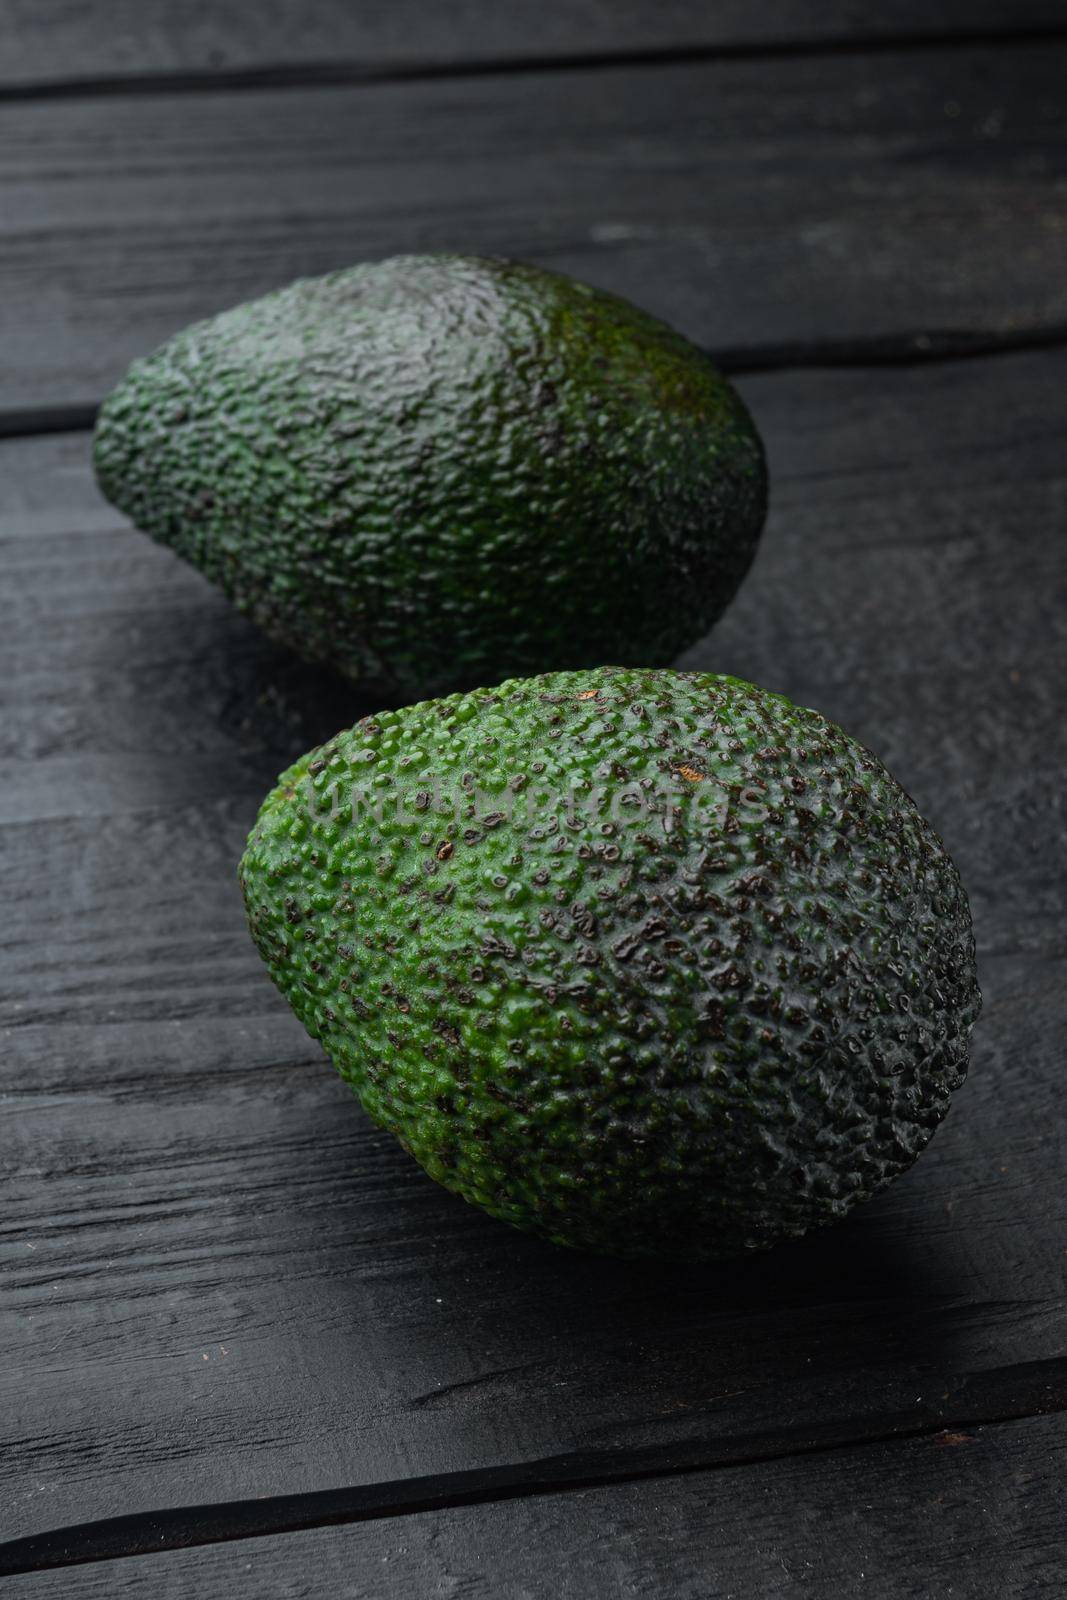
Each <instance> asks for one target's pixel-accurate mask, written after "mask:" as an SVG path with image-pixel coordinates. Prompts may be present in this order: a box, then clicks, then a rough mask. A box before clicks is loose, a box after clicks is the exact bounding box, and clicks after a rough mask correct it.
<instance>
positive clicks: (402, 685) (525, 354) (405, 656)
mask: <svg viewBox="0 0 1067 1600" xmlns="http://www.w3.org/2000/svg"><path fill="white" fill-rule="evenodd" d="M94 459H95V466H96V472H97V477H98V480H99V483H100V486H101V488H102V489H103V492H104V493H105V494H106V495H107V497H108V498H109V499H110V500H111V501H113V503H114V504H115V505H116V506H118V507H119V508H120V509H121V510H122V511H123V512H125V513H126V514H127V515H128V516H129V517H130V518H131V519H132V520H133V521H134V522H135V523H136V524H137V525H138V526H139V527H141V528H143V529H144V530H145V532H147V533H149V534H151V536H152V537H153V538H155V539H157V540H159V541H160V542H162V543H163V544H165V545H169V546H171V547H172V548H173V549H174V550H176V551H177V552H178V553H179V554H180V555H181V556H183V557H185V559H186V560H188V561H190V562H192V564H193V565H194V566H196V567H198V568H200V570H201V571H202V572H204V573H206V575H207V576H208V577H209V578H211V579H213V580H214V581H215V582H216V583H218V584H220V585H221V586H222V588H223V589H224V590H225V591H226V593H227V594H228V595H229V596H230V597H231V598H232V599H233V600H234V601H235V602H236V603H237V605H238V606H239V608H240V609H241V610H242V611H243V612H246V613H247V614H248V615H249V616H250V617H252V618H253V619H254V620H255V621H256V622H257V623H258V624H259V625H260V626H261V627H262V628H264V629H265V630H266V632H267V633H268V634H270V635H271V636H272V637H273V638H274V639H276V640H277V641H279V642H281V643H284V644H286V645H289V646H291V647H293V648H294V649H296V650H297V651H299V652H300V653H301V654H302V655H303V656H305V657H307V658H309V659H312V660H318V661H322V662H328V663H332V664H333V665H334V666H335V667H337V668H339V669H340V670H341V671H342V672H344V673H345V674H347V675H348V676H349V677H351V678H353V679H355V680H357V681H360V682H361V683H362V684H364V685H368V686H369V685H372V684H373V685H375V686H381V687H382V688H384V689H386V690H388V691H396V690H401V691H407V692H412V693H423V692H434V691H438V690H441V689H444V688H457V687H463V686H467V685H470V684H474V683H480V682H494V681H497V680H498V679H499V678H500V677H501V676H504V675H508V674H518V673H524V672H530V671H536V670H540V669H542V668H544V667H546V666H552V667H570V666H581V665H588V664H590V663H597V662H599V661H602V660H604V659H605V657H606V658H608V659H613V658H617V659H623V660H627V661H632V662H641V663H651V664H653V665H658V664H665V663H667V662H669V661H670V660H672V659H673V658H674V656H676V655H677V654H678V652H679V651H680V650H682V649H684V648H685V647H686V646H687V645H689V644H691V643H692V642H693V641H694V640H695V639H697V638H699V637H700V636H701V635H702V634H703V633H705V632H706V631H707V629H708V628H709V627H710V626H711V624H712V623H713V622H714V621H715V619H716V617H717V616H718V615H719V614H720V612H721V611H722V610H723V608H724V607H725V606H726V604H727V603H728V601H729V600H730V599H731V597H732V596H733V594H734V591H735V590H736V588H737V586H738V584H739V583H740V581H741V579H742V577H743V576H744V574H745V572H746V570H747V568H748V566H749V564H750V562H751V560H752V556H753V553H754V551H755V547H756V541H757V538H758V536H759V532H760V528H761V526H762V523H763V519H764V514H765V509H766V470H765V464H764V457H763V450H762V447H761V444H760V441H759V438H758V435H757V433H756V430H755V428H754V426H753V424H752V421H751V419H750V417H749V415H748V413H747V411H746V410H745V407H744V405H743V404H742V402H741V400H740V398H739V397H738V395H737V394H736V393H735V392H734V390H733V389H732V388H731V386H730V385H729V384H728V383H727V382H726V380H725V379H724V378H722V377H721V376H720V375H719V373H718V372H717V371H716V369H715V367H714V366H713V365H712V363H711V362H710V361H709V360H708V358H707V357H706V356H705V355H703V354H702V352H700V351H699V350H697V349H696V348H694V346H692V345H690V344H689V343H688V342H687V341H686V340H685V339H683V338H682V337H681V336H680V335H679V334H677V333H675V332H673V331H672V330H671V329H670V328H668V327H666V326H665V325H664V324H663V323H661V322H659V321H657V320H656V319H655V318H653V317H651V316H648V315H646V314H645V313H644V312H642V311H639V310H637V309H636V308H635V307H634V306H631V305H629V304H627V303H626V302H625V301H623V300H619V299H617V298H615V297H614V296H612V295H608V294H604V293H601V292H599V291H596V290H594V289H591V288H588V287H587V286H586V285H584V284H581V283H576V282H574V281H573V280H572V279H569V278H566V277H562V276H559V275H557V274H555V273H550V272H544V271H541V270H538V269H535V268H533V267H530V266H524V265H521V264H518V263H515V262H510V261H504V260H496V259H479V258H474V257H464V256H446V255H442V256H426V257H417V256H409V257H399V258H396V259H393V260H391V261H384V262H380V263H376V264H372V265H364V266H358V267H354V268H352V269H350V270H348V271H344V272H336V273H333V274H331V275H330V276H328V277H325V278H319V279H312V280H305V281H301V282H298V283H294V284H292V285H291V286H290V287H289V288H286V289H283V290H281V291H280V292H278V293H274V294H269V295H267V296H266V297H265V298H264V299H261V300H257V301H254V302H252V303H251V304H248V305H243V306H239V307H238V308H237V309H236V310H232V311H228V312H226V313H224V314H223V315H221V316H218V317H215V318H214V319H213V320H212V321H209V322H204V323H201V324H199V325H197V326H195V327H192V328H189V329H187V330H186V331H185V332H183V333H180V334H178V335H177V336H176V337H175V338H173V339H171V340H170V341H169V343H167V344H165V345H164V346H163V347H162V348H161V349H160V350H158V351H156V353H155V354H154V355H152V356H150V357H148V359H146V360H143V361H138V362H135V363H134V365H133V366H132V367H131V368H130V370H129V372H128V374H127V375H126V377H125V379H124V380H123V382H122V383H121V384H120V386H119V387H118V389H116V390H115V392H114V393H113V394H112V395H111V396H110V398H109V399H108V400H107V401H106V402H105V404H104V406H103V409H102V411H101V413H100V417H99V421H98V425H97V431H96V440H95V448H94Z"/></svg>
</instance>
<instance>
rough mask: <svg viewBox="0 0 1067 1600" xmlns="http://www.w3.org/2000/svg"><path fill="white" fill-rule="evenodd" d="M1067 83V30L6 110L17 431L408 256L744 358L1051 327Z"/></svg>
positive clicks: (0, 130) (5, 190)
mask: <svg viewBox="0 0 1067 1600" xmlns="http://www.w3.org/2000/svg"><path fill="white" fill-rule="evenodd" d="M1065 76H1067V37H1065V38H1064V39H1063V40H1062V41H1059V42H1053V43H1047V42H1046V43H1041V44H1035V43H1033V42H1018V41H1015V42H1011V41H1009V42H1005V43H998V44H993V45H985V46H981V47H976V46H968V47H966V48H961V49H959V50H944V49H932V50H908V51H903V52H892V51H890V52H886V53H879V54H873V55H872V54H865V53H863V52H859V53H835V54H830V55H825V56H811V57H804V58H801V59H793V58H789V59H787V60H784V61H783V60H778V59H770V60H763V59H761V60H754V61H750V60H745V61H737V60H718V59H712V60H707V61H699V62H679V63H674V64H671V65H662V64H657V63H650V64H647V65H643V66H642V65H638V64H636V63H629V64H627V65H626V66H621V67H620V66H610V67H597V68H588V69H579V70H573V71H566V72H562V71H552V70H544V71H541V72H537V73H530V74H522V75H519V76H509V75H494V74H490V75H487V76H480V77H476V78H445V79H442V80H440V81H434V82H404V83H378V84H371V85H361V86H348V87H336V86H316V87H313V88H299V87H290V88H287V89H257V90H255V91H251V92H248V93H243V94H235V93H233V92H231V91H229V90H226V89H220V90H218V91H213V92H206V91H205V92H196V93H184V94H179V93H162V92H161V93H159V94H157V95H152V96H148V97H141V96H128V97H127V96H110V97H103V98H94V97H88V98H75V99H71V100H62V101H54V100H51V99H47V98H44V99H39V100H37V99H30V100H25V101H18V102H15V103H13V104H10V105H3V104H2V103H0V216H2V217H3V218H4V224H5V237H4V250H3V252H2V253H0V304H3V305H4V307H5V312H6V319H7V327H6V333H5V359H4V362H3V365H2V367H0V419H2V417H3V414H4V413H5V412H6V413H9V414H11V413H14V415H15V417H16V418H17V419H18V422H19V426H20V427H23V428H24V427H26V426H37V427H40V426H42V425H44V424H47V423H48V422H50V421H51V420H54V417H55V413H56V412H57V410H58V412H59V416H60V420H62V421H66V422H70V421H86V420H88V415H89V413H90V412H91V407H92V405H93V404H94V403H95V402H97V401H99V399H100V398H101V396H102V395H103V394H104V393H105V392H106V390H107V389H108V388H109V387H110V386H111V385H112V383H114V382H115V380H116V379H117V378H118V377H119V375H120V374H121V372H122V370H123V368H124V367H125V365H126V363H127V362H128V361H129V360H130V359H131V358H132V357H134V356H135V355H137V354H140V353H143V352H144V351H146V350H148V349H150V348H151V347H152V346H153V345H155V344H157V343H158V342H159V341H160V340H161V339H162V338H164V337H165V336H166V335H167V334H169V333H171V332H173V331H174V330H175V329H176V328H177V327H180V326H181V325H182V324H183V323H185V322H188V321H190V320H192V319H194V318H196V317H200V316H204V315H207V314H209V313H211V312H214V311H218V310H220V309H222V308H223V307H224V306H227V305H231V304H234V303H235V302H237V301H239V300H242V299H245V298H247V297H249V296H251V295H254V294H257V293H261V292H263V291H265V290H267V289H268V288H271V287H273V286H275V285H277V284H278V283H279V282H284V281H286V280H288V279H290V278H293V277H297V276H300V275H302V274H309V273H318V272H326V271H328V270H330V269H331V268H334V267H338V266H344V265H347V264H349V263H350V262H351V261H353V260H358V259H361V258H362V257H365V256H371V255H373V256H383V255H390V254H395V253H398V252H403V251H411V250H414V251H419V250H431V249H435V250H436V249H449V248H452V249H454V248H457V247H458V248H462V249H467V250H471V251H476V252H483V253H493V252H502V253H505V254H507V253H510V254H513V255H515V254H518V255H522V256H524V257H526V258H528V259H530V260H533V261H536V262H539V263H541V264H543V265H546V266H550V267H555V268H560V269H562V270H564V271H569V272H573V273H576V274H578V275H580V276H583V277H585V278H587V279H589V280H590V281H593V282H595V283H597V284H598V285H600V286H602V287H604V288H608V289H613V290H615V291H617V292H619V293H622V294H626V295H629V296H631V297H632V298H634V299H636V300H638V301H639V302H640V303H641V304H643V305H645V306H647V307H649V308H650V309H651V310H653V311H655V312H657V313H659V314H661V315H663V316H666V317H668V318H669V319H670V320H673V321H674V322H676V323H677V324H679V325H680V326H681V327H682V328H683V330H684V331H685V332H686V333H688V334H689V336H690V337H691V338H694V339H696V340H697V341H698V342H700V343H702V344H705V345H708V346H711V347H712V348H714V349H715V350H716V351H717V352H725V353H726V355H727V356H728V358H729V364H730V365H731V366H733V367H737V366H740V367H741V368H750V367H752V366H754V365H756V366H766V365H780V364H782V363H783V362H789V363H792V362H795V361H796V360H798V359H800V360H809V361H810V360H813V359H815V360H824V359H827V358H832V359H856V358H860V359H862V358H863V357H864V356H865V355H873V356H875V357H882V356H884V355H885V354H886V353H889V354H893V353H896V354H898V355H901V356H907V355H910V354H918V355H922V354H923V353H925V352H926V351H928V350H929V349H930V348H931V346H934V347H935V348H940V347H947V348H948V349H950V350H954V349H964V350H967V349H973V348H976V347H977V348H982V347H983V345H988V344H989V343H991V342H992V343H998V342H999V343H1004V342H1007V343H1012V342H1019V341H1033V340H1035V339H1041V338H1043V337H1048V336H1050V335H1055V336H1059V335H1061V334H1062V332H1063V330H1064V328H1065V327H1067V188H1065V184H1064V173H1065V171H1067V116H1065V115H1064V105H1063V99H1064V97H1063V87H1062V86H1063V83H1064V80H1065ZM71 408H75V415H74V416H71V415H70V410H71ZM27 412H29V416H28V417H27V416H26V413H27ZM10 425H11V424H10V422H9V426H10Z"/></svg>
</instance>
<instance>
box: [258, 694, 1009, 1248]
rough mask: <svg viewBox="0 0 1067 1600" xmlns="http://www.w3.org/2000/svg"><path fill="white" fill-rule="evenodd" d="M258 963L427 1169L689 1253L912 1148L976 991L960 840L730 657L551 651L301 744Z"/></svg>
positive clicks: (841, 738) (587, 1241) (842, 1208)
mask: <svg viewBox="0 0 1067 1600" xmlns="http://www.w3.org/2000/svg"><path fill="white" fill-rule="evenodd" d="M240 877H241V883H242V888H243V891H244V895H245V902H246V906H247V911H248V917H249V923H250V927H251V930H252V935H253V938H254V939H255V942H256V944H257V946H258V948H259V950H260V953H261V954H262V956H263V959H264V960H265V961H266V962H267V964H268V966H269V968H270V972H271V976H272V978H273V979H274V981H275V983H276V984H277V985H278V987H279V988H280V989H281V991H282V993H283V994H284V995H285V996H286V998H287V999H288V1000H289V1002H290V1003H291V1005H292V1006H293V1008H294V1010H295V1011H296V1013H297V1015H298V1016H299V1018H300V1019H301V1021H302V1022H303V1023H304V1025H305V1026H306V1028H307V1029H308V1031H309V1033H310V1034H311V1035H312V1036H313V1037H314V1038H316V1039H318V1040H321V1042H322V1044H323V1046H324V1048H325V1050H326V1053H327V1054H328V1055H329V1057H330V1058H331V1060H332V1061H333V1062H334V1064H335V1065H336V1066H337V1068H338V1069H339V1070H340V1072H341V1074H342V1075H343V1076H344V1077H345V1078H346V1079H347V1081H348V1082H349V1083H350V1084H351V1085H352V1087H353V1088H354V1089H355V1090H356V1092H357V1094H358V1095H359V1097H360V1099H361V1101H362V1103H363V1105H364V1107H365V1108H366V1110H367V1111H368V1112H369V1113H370V1115H371V1116H372V1117H373V1118H374V1119H375V1121H377V1122H378V1123H380V1124H381V1125H382V1126H383V1127H385V1128H388V1129H390V1130H391V1131H392V1132H393V1133H394V1134H396V1136H397V1137H398V1138H399V1139H400V1141H401V1143H402V1144H403V1145H404V1146H405V1148H406V1149H408V1150H409V1151H410V1152H411V1154H412V1155H413V1156H414V1157H415V1159H416V1160H417V1161H418V1162H420V1164H421V1165H422V1166H423V1167H424V1168H425V1169H426V1171H427V1172H428V1173H430V1174H431V1176H432V1177H434V1178H436V1179H437V1180H438V1181H439V1182H440V1183H442V1184H444V1185H445V1186H446V1187H447V1188H449V1189H452V1190H454V1191H455V1192H456V1193H458V1194H460V1195H462V1196H463V1197H464V1198H465V1199H467V1200H469V1201H472V1202H474V1203H475V1204H476V1205H479V1206H482V1207H484V1209H485V1210H486V1211H488V1212H490V1213H492V1215H493V1216H496V1217H500V1218H503V1219H504V1220H506V1221H507V1222H510V1223H513V1224H514V1225H515V1226H516V1227H518V1228H523V1229H527V1230H530V1231H532V1232H534V1233H538V1234H541V1235H543V1236H545V1237H546V1238H548V1239H552V1240H554V1241H556V1242H557V1243H559V1244H565V1245H572V1246H576V1247H579V1248H583V1249H587V1250H591V1251H596V1252H603V1253H608V1254H617V1255H623V1256H639V1255H655V1256H663V1257H672V1258H679V1259H690V1260H692V1259H697V1260H700V1259H704V1260H714V1259H719V1258H724V1257H729V1256H733V1255H737V1254H740V1253H743V1252H745V1251H748V1250H753V1249H759V1248H762V1247H765V1246H767V1245H770V1244H772V1243H774V1242H775V1241H776V1240H779V1239H783V1238H786V1237H790V1236H796V1235H799V1234H802V1233H804V1232H805V1231H806V1230H807V1229H809V1228H811V1227H813V1226H814V1225H816V1224H819V1223H823V1222H826V1221H828V1220H830V1219H831V1218H835V1217H840V1216H842V1215H843V1214H844V1213H845V1212H847V1211H848V1210H849V1209H850V1208H851V1207H852V1206H853V1205H854V1204H855V1203H856V1202H857V1201H860V1200H863V1199H865V1198H867V1197H868V1196H870V1195H872V1194H874V1193H875V1191H876V1190H878V1189H880V1188H881V1187H882V1186H883V1185H884V1184H885V1183H887V1182H888V1181H889V1180H890V1179H892V1178H893V1177H895V1176H896V1175H897V1174H899V1173H901V1172H903V1171H904V1170H905V1168H907V1167H909V1166H910V1165H911V1163H912V1162H913V1161H914V1160H915V1158H916V1156H917V1155H918V1154H919V1152H920V1151H921V1150H922V1148H923V1147H924V1145H925V1144H926V1142H927V1140H928V1139H929V1138H930V1136H931V1134H932V1133H933V1131H934V1129H935V1128H936V1126H937V1124H938V1123H939V1122H940V1120H941V1118H942V1117H943V1116H944V1115H945V1112H946V1110H947V1109H948V1105H949V1098H950V1095H951V1091H952V1090H953V1089H955V1088H956V1087H958V1085H959V1084H960V1083H961V1082H962V1081H963V1078H964V1074H965V1071H966V1062H967V1045H968V1037H969V1034H970V1031H971V1027H972V1025H973V1023H974V1021H975V1019H976V1017H977V1015H978V1010H979V1006H980V996H979V992H978V988H977V983H976V977H975V958H974V941H973V936H972V932H971V921H970V913H969V910H968V906H967V900H966V896H965V894H964V891H963V889H962V886H961V884H960V880H959V877H958V875H957V872H956V869H955V867H954V866H953V864H952V861H951V860H950V858H949V857H948V855H947V854H946V852H945V849H944V846H943V845H942V844H941V841H940V840H939V839H938V837H937V836H936V834H935V833H934V832H933V831H932V829H931V828H930V827H929V826H928V825H927V824H926V823H925V822H924V821H923V819H922V817H921V816H920V815H919V813H918V812H917V810H916V808H915V805H914V803H913V802H912V801H911V800H910V799H909V798H908V796H907V795H906V794H905V793H904V791H903V790H902V789H901V788H900V787H899V785H898V784H897V783H896V782H895V781H894V779H893V778H892V777H890V775H889V774H888V773H887V772H886V770H885V769H884V768H883V767H882V766H881V765H880V763H879V762H878V761H877V760H876V759H875V758H874V756H872V755H871V754H870V753H869V752H868V751H867V750H865V749H864V748H863V747H862V746H861V745H859V744H857V743H856V742H855V740H853V739H850V738H849V737H848V736H847V735H846V734H844V733H842V732H841V730H840V729H838V728H836V727H834V726H833V724H831V723H829V722H827V721H826V720H825V718H823V717H822V716H820V715H819V714H818V713H817V712H814V711H809V710H803V709H801V708H799V707H797V706H794V705H792V704H791V703H790V702H789V701H788V700H785V699H784V698H782V697H780V696H777V695H774V694H770V693H768V692H766V691H765V690H762V689H759V688H755V687H753V686H752V685H751V684H746V683H742V682H740V681H739V680H737V679H733V678H726V677H712V676H707V675H704V674H698V673H672V672H663V671H632V670H626V669H614V668H603V669H600V670H597V671H592V672H580V673H566V672H562V673H553V674H550V675H547V676H543V677H539V678H533V679H530V680H527V681H522V682H509V683H504V684H502V685H501V686H500V687H499V688H497V689H494V690H479V691H476V692H472V693H469V694H465V695H454V696H451V697H449V698H447V699H442V700H437V701H429V702H425V703H422V704H419V705H415V706H411V707H408V708H407V709H405V710H402V711H397V712H385V713H382V714H380V715H376V716H375V717H374V718H373V719H366V720H364V721H363V722H360V723H357V724H356V726H355V727H354V728H352V729H350V730H349V731H347V732H345V733H341V734H339V735H338V736H337V737H336V738H334V739H332V740H331V741H330V742H329V743H328V744H326V745H324V746H323V747H322V748H321V749H319V750H317V751H313V752H311V754H309V755H307V756H305V757H304V758H303V759H302V760H301V761H298V762H297V763H296V765H295V766H293V767H292V768H291V769H290V770H289V771H288V772H287V773H285V774H284V776H283V777H282V778H281V780H280V781H279V785H278V787H277V788H276V789H275V790H274V792H273V793H272V794H271V795H270V796H269V798H268V799H267V800H266V802H265V803H264V805H263V808H262V810H261V812H260V815H259V819H258V821H257V823H256V826H255V829H254V831H253V833H252V834H251V837H250V839H249V842H248V846H247V850H246V853H245V855H244V858H243V860H242V863H241V867H240Z"/></svg>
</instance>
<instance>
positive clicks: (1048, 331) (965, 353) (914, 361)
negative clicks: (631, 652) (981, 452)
mask: <svg viewBox="0 0 1067 1600" xmlns="http://www.w3.org/2000/svg"><path fill="white" fill-rule="evenodd" d="M1064 345H1067V324H1064V323H1055V324H1052V325H1050V326H1049V327H1046V328H1021V329H1018V330H1010V331H1006V332H997V331H996V330H990V331H982V330H978V329H967V328H962V329H936V330H931V331H928V332H920V333H908V334H903V335H899V336H897V335H886V336H880V335H875V336H874V337H873V338H871V339H862V340H847V339H843V340H821V341H818V342H813V343H811V344H808V343H804V342H802V341H794V342H792V343H789V344H776V345H760V346H755V347H752V348H749V349H745V348H743V347H738V348H737V349H732V350H709V351H707V352H706V353H707V354H708V355H709V356H710V357H711V359H712V360H713V361H714V362H715V365H716V366H717V367H718V368H719V369H720V370H721V371H722V372H726V373H729V374H730V376H731V377H735V378H744V377H749V376H751V375H753V374H755V373H771V372H792V371H805V370H809V371H818V370H820V369H822V370H834V369H840V368H844V367H857V368H862V367H872V368H877V367H919V366H931V365H934V364H941V363H944V362H948V361H971V360H976V359H977V358H979V357H989V356H1000V355H1013V354H1017V353H1019V352H1021V351H1026V350H1059V349H1062V348H1063V347H1064ZM99 407H100V402H99V401H95V400H87V401H85V402H83V403H82V404H80V405H69V406H39V407H33V406H30V407H27V408H26V409H24V410H22V409H20V410H15V411H0V439H21V438H27V437H32V436H34V435H37V434H45V433H83V432H87V431H89V430H90V429H92V428H93V427H94V425H95V423H96V414H97V411H98V410H99Z"/></svg>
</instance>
